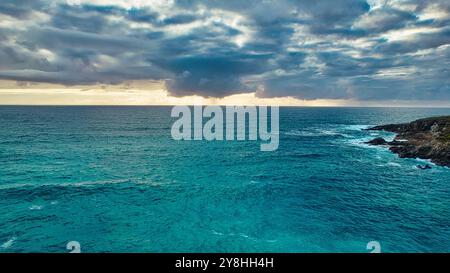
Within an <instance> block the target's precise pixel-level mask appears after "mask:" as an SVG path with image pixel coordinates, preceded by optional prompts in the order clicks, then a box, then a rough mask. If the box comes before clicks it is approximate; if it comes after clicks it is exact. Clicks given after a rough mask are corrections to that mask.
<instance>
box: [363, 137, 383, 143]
mask: <svg viewBox="0 0 450 273" xmlns="http://www.w3.org/2000/svg"><path fill="white" fill-rule="evenodd" d="M366 143H367V144H370V145H386V144H387V143H388V142H387V141H386V140H384V138H382V137H377V138H375V139H373V140H371V141H367V142H366Z"/></svg>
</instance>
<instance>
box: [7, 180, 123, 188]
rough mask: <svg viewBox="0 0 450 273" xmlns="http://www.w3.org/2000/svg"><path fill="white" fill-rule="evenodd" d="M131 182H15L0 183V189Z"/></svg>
mask: <svg viewBox="0 0 450 273" xmlns="http://www.w3.org/2000/svg"><path fill="white" fill-rule="evenodd" d="M127 182H131V181H130V180H129V179H117V180H105V181H83V182H74V183H69V182H67V183H42V184H37V183H15V184H6V185H0V190H8V189H17V188H27V187H86V186H95V185H108V184H119V183H127Z"/></svg>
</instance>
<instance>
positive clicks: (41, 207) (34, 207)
mask: <svg viewBox="0 0 450 273" xmlns="http://www.w3.org/2000/svg"><path fill="white" fill-rule="evenodd" d="M43 208H44V206H41V205H31V206H30V208H29V209H30V210H41V209H43Z"/></svg>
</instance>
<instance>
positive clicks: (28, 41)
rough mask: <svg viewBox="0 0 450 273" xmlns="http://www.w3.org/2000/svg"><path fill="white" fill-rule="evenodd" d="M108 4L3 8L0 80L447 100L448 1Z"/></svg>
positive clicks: (38, 0)
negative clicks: (148, 83) (143, 82)
mask: <svg viewBox="0 0 450 273" xmlns="http://www.w3.org/2000/svg"><path fill="white" fill-rule="evenodd" d="M19 2H20V3H19ZM113 2H114V3H115V4H117V5H110V6H97V5H93V4H86V3H88V2H83V1H82V5H68V4H67V3H66V2H64V1H60V2H54V1H52V2H50V1H45V0H22V1H12V0H2V2H1V3H0V16H1V17H0V22H2V23H0V61H1V63H0V79H10V80H17V81H37V82H51V83H62V84H66V85H72V84H97V83H112V84H116V83H121V82H124V81H127V80H136V79H149V80H164V81H165V82H166V86H167V88H168V90H169V91H170V92H171V93H172V94H174V95H179V96H182V95H191V94H200V95H203V96H212V97H223V96H226V95H229V94H233V93H242V92H255V91H256V92H257V94H258V96H262V97H279V96H294V97H297V98H302V99H318V98H319V99H359V100H379V99H399V100H409V99H411V100H420V99H427V100H430V99H433V100H450V80H449V79H450V73H449V62H450V58H449V57H450V27H449V25H450V4H449V2H448V1H445V0H442V1H440V0H435V1H419V0H406V1H405V0H402V1H400V0H398V1H395V0H391V1H389V0H387V1H376V0H372V1H368V2H366V1H357V0H333V1H332V0H329V1H325V0H317V1H309V0H304V1H294V0H279V1H268V0H259V1H254V0H248V1H219V0H216V1H214V0H210V1H197V0H179V1H169V0H165V1H160V3H159V4H160V5H143V6H135V7H132V6H131V7H130V6H129V5H128V6H127V5H126V4H125V3H127V2H129V1H123V3H124V5H119V4H120V2H121V1H113ZM113 2H112V3H113ZM131 2H133V1H131ZM162 4H164V5H162Z"/></svg>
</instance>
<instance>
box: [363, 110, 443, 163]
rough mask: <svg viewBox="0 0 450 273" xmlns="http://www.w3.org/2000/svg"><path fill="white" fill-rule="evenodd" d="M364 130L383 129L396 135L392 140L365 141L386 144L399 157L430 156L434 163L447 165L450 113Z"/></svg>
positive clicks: (425, 157) (428, 157) (372, 143)
mask: <svg viewBox="0 0 450 273" xmlns="http://www.w3.org/2000/svg"><path fill="white" fill-rule="evenodd" d="M367 130H384V131H388V132H393V133H396V134H397V136H396V137H395V139H394V140H393V141H391V142H386V141H385V140H384V139H382V138H381V139H380V138H376V139H374V140H372V141H369V142H367V143H368V144H371V145H388V146H389V149H390V150H391V151H392V152H394V153H396V154H398V155H399V156H400V157H402V158H421V159H430V160H431V162H433V163H435V164H437V165H441V166H446V167H450V116H444V117H432V118H425V119H419V120H416V121H413V122H411V123H403V124H387V125H380V126H375V127H372V128H369V129H367ZM383 141H384V142H383Z"/></svg>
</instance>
